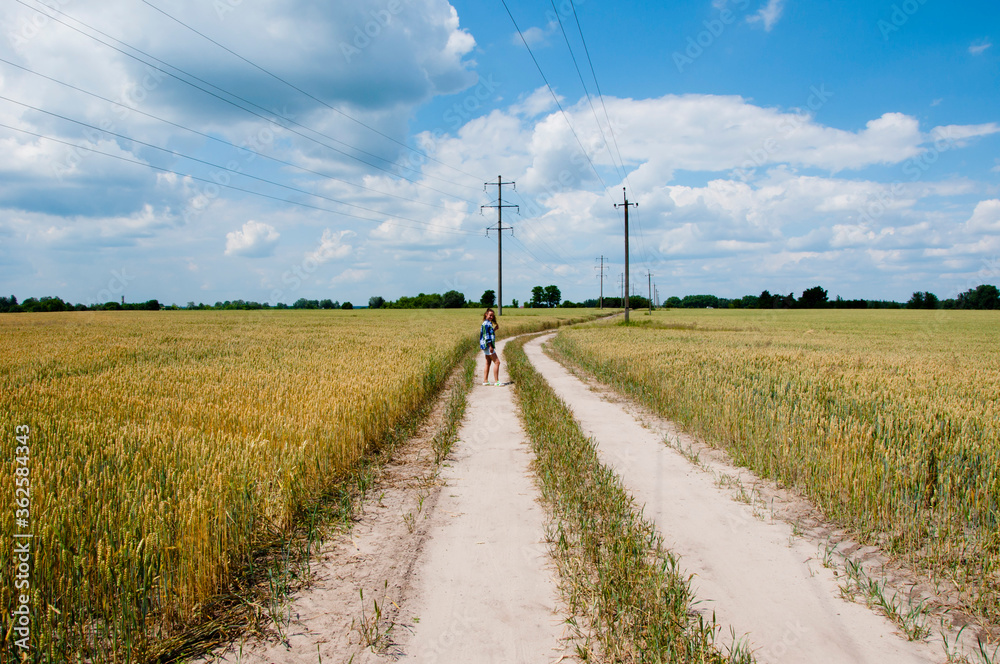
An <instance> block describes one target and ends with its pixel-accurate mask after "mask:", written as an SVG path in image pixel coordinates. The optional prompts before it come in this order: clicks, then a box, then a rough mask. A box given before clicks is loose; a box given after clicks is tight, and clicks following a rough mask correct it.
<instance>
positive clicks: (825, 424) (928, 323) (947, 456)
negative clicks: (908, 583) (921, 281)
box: [554, 310, 1000, 624]
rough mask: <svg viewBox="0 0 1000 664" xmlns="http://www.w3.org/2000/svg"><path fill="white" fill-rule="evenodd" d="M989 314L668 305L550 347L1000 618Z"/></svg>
mask: <svg viewBox="0 0 1000 664" xmlns="http://www.w3.org/2000/svg"><path fill="white" fill-rule="evenodd" d="M998 327H1000V313H998V312H993V311H907V310H889V311H838V310H816V311H760V310H749V311H739V310H735V311H734V310H708V311H706V310H670V311H658V312H655V313H654V315H653V316H635V317H634V321H633V323H632V324H631V325H630V326H628V327H623V326H619V325H615V324H608V323H591V324H586V325H583V326H579V327H577V328H574V329H569V330H565V331H562V332H560V334H559V335H558V336H557V338H556V340H555V342H554V346H555V347H556V348H557V349H558V350H559V352H560V353H561V354H562V355H563V356H565V357H568V358H570V359H571V360H572V361H573V362H575V363H577V364H578V365H579V366H581V367H582V368H583V369H585V370H586V371H588V372H590V373H592V374H593V375H595V376H596V377H597V378H598V379H599V380H601V381H602V382H604V383H606V384H608V385H610V386H611V387H613V388H614V389H616V390H617V391H619V392H621V393H623V394H625V395H628V396H630V397H632V398H634V399H636V400H637V401H639V402H641V403H642V404H643V405H645V406H647V407H649V408H650V409H652V410H653V411H655V412H657V413H658V414H659V415H661V416H663V417H665V418H667V419H670V420H673V421H675V422H677V423H679V424H680V425H681V426H683V427H684V428H685V429H686V430H688V431H689V432H692V433H694V434H696V435H698V436H700V437H701V438H703V439H704V440H705V441H706V442H708V443H710V444H713V445H717V446H718V447H721V448H723V449H725V450H726V451H727V452H728V453H729V455H730V457H731V458H732V459H733V461H734V462H735V463H737V464H739V465H743V466H746V467H748V468H751V469H752V470H753V471H754V472H756V473H757V474H758V475H760V476H762V477H766V478H770V479H773V480H776V481H777V482H779V483H780V484H784V485H786V486H790V487H794V488H796V489H798V490H801V491H802V492H803V493H805V494H806V495H808V496H809V497H810V498H811V499H812V500H813V501H814V502H815V504H817V505H818V506H819V507H820V508H821V509H822V510H823V511H824V513H825V514H826V516H827V517H828V518H829V519H831V520H832V521H835V522H837V523H839V524H841V525H844V526H846V527H848V528H849V529H851V530H852V531H853V532H854V533H855V534H856V537H857V538H858V539H860V540H861V541H863V542H865V543H867V544H877V545H879V546H880V547H882V549H883V550H885V551H887V552H888V553H890V554H893V555H894V556H898V557H900V558H902V559H904V560H906V561H907V562H908V563H909V564H910V565H911V566H913V567H914V568H915V569H921V570H923V571H925V572H926V573H928V574H929V575H931V576H932V577H933V578H935V579H936V580H941V581H946V582H951V583H954V584H956V585H957V586H958V588H959V589H960V591H961V599H960V600H959V601H961V606H962V609H963V611H965V612H968V613H971V614H973V615H975V616H978V617H980V618H981V619H984V620H986V621H988V622H992V623H993V624H997V623H998V622H1000V576H998V574H1000V530H998V518H1000V346H998V344H997V343H996V330H997V328H998Z"/></svg>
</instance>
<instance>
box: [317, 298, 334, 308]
mask: <svg viewBox="0 0 1000 664" xmlns="http://www.w3.org/2000/svg"><path fill="white" fill-rule="evenodd" d="M319 308H320V309H336V307H335V306H334V304H333V300H331V299H330V298H326V299H325V300H320V301H319Z"/></svg>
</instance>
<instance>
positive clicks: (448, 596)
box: [400, 342, 567, 664]
mask: <svg viewBox="0 0 1000 664" xmlns="http://www.w3.org/2000/svg"><path fill="white" fill-rule="evenodd" d="M503 345H504V342H500V344H499V346H501V347H502V346H503ZM477 370H480V369H477ZM501 371H502V372H503V369H501ZM503 373H505V372H503ZM458 437H459V439H458V442H456V443H455V447H454V448H453V452H452V454H453V457H454V458H453V459H452V460H451V462H450V463H449V464H448V466H449V467H446V468H445V469H444V470H443V471H442V473H441V476H442V479H443V480H444V481H445V483H446V486H445V488H444V489H443V490H442V492H441V495H440V497H439V498H438V502H437V507H436V509H435V511H434V514H433V515H432V517H431V522H432V523H431V524H430V532H431V533H432V534H431V536H430V538H429V539H428V540H427V542H426V545H425V549H424V552H423V554H422V556H421V561H420V564H419V566H418V567H417V569H416V570H415V574H414V577H413V581H412V589H413V592H412V596H411V597H408V598H407V599H406V601H405V604H404V610H405V611H406V612H407V613H408V614H412V615H413V616H414V617H415V618H417V619H419V621H417V620H414V624H413V627H412V629H413V634H412V636H411V637H410V638H408V639H405V640H402V641H401V644H400V645H401V647H402V650H403V651H404V652H405V653H406V655H405V656H404V660H406V661H414V662H422V663H431V662H442V663H453V662H462V663H463V664H473V663H476V662H483V663H486V662H497V663H500V662H504V663H521V662H523V663H525V664H527V663H531V664H539V663H542V664H544V663H545V662H553V661H556V660H557V659H559V658H560V657H561V656H562V655H563V654H564V652H563V651H564V650H565V649H566V647H567V646H566V643H565V642H564V641H562V640H561V639H562V636H563V632H564V629H563V626H562V622H563V619H562V617H561V616H560V615H558V614H557V612H556V611H557V602H558V600H557V597H558V595H557V586H556V579H555V571H554V570H553V569H552V566H551V563H550V559H549V557H548V552H547V547H546V545H545V544H544V541H543V538H544V530H543V523H544V513H543V510H542V508H541V506H540V505H539V504H538V503H537V502H536V500H537V494H538V492H537V489H536V487H535V485H534V483H533V481H532V478H531V475H530V462H531V458H532V454H531V450H530V448H529V447H528V442H527V439H526V437H525V434H524V431H523V429H522V428H521V423H520V420H519V418H518V416H517V412H516V410H515V408H514V393H513V388H511V387H509V386H504V387H497V386H484V385H477V386H476V387H475V388H473V390H472V393H471V394H470V395H469V405H468V409H467V410H466V416H465V420H464V422H463V423H462V426H461V428H460V430H459V434H458Z"/></svg>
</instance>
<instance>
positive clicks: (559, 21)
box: [549, 0, 625, 179]
mask: <svg viewBox="0 0 1000 664" xmlns="http://www.w3.org/2000/svg"><path fill="white" fill-rule="evenodd" d="M549 2H550V3H551V4H552V12H553V13H554V14H555V15H556V21H558V23H559V31H560V32H562V36H563V40H564V41H565V42H566V50H568V51H569V57H570V58H572V60H573V67H574V68H575V69H576V75H577V76H578V77H579V78H580V85H582V86H583V94H585V95H586V96H587V103H588V104H590V111H591V113H593V114H594V122H595V124H597V131H599V132H600V133H601V139H602V140H603V141H604V147H606V148H607V150H608V156H609V157H611V164H612V165H613V166H614V167H615V170H616V171H618V174H619V175H620V176H622V179H624V177H625V176H624V172H623V171H622V170H621V169H619V168H618V164H617V163H616V162H615V155H614V154H613V153H612V152H611V146H610V145H608V138H607V136H605V135H604V129H603V128H602V127H601V121H600V120H599V119H598V118H597V109H595V108H594V100H593V99H591V98H590V91H589V90H587V84H586V83H585V82H584V80H583V73H582V72H581V71H580V65H579V64H577V62H576V54H575V53H573V47H572V46H571V45H570V43H569V35H567V34H566V28H565V27H564V26H563V22H562V17H560V16H559V11H558V10H557V9H556V3H555V0H549ZM574 11H575V8H574ZM580 37H581V38H582V37H583V32H582V31H581V32H580ZM588 58H589V55H588ZM591 71H593V65H591ZM595 80H596V78H595ZM609 122H610V121H609Z"/></svg>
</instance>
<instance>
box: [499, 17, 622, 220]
mask: <svg viewBox="0 0 1000 664" xmlns="http://www.w3.org/2000/svg"><path fill="white" fill-rule="evenodd" d="M500 2H501V3H503V7H504V9H506V10H507V16H509V17H510V21H511V23H513V24H514V29H515V30H517V34H518V36H520V37H521V41H522V42H523V43H524V48H525V49H526V50H527V51H528V55H530V56H531V61H532V62H534V63H535V68H536V69H538V73H539V74H540V75H541V77H542V81H544V82H545V87H547V88H548V89H549V94H551V95H552V100H553V101H555V103H556V106H557V107H558V108H559V111H560V112H561V113H562V116H563V119H565V120H566V125H567V126H568V127H569V130H570V132H571V133H572V134H573V138H575V139H576V144H577V145H579V146H580V151H581V152H582V153H583V156H584V157H586V159H587V162H588V163H590V168H591V169H593V171H594V175H596V176H597V179H598V181H599V182H600V183H601V186H602V187H603V188H604V193H606V194H607V195H608V198H611V193H610V192H609V191H608V185H606V184H605V183H604V178H602V177H601V174H600V172H599V171H598V170H597V167H596V166H595V165H594V162H593V160H592V159H591V158H590V155H589V154H587V150H586V148H584V147H583V142H582V141H581V140H580V137H579V136H578V135H577V133H576V130H575V129H573V123H572V122H570V119H569V115H568V114H567V113H566V110H565V109H564V108H563V107H562V103H561V102H560V101H559V97H558V96H557V95H556V91H555V90H553V89H552V86H551V85H550V84H549V79H548V78H546V76H545V72H543V71H542V66H541V65H540V64H538V60H537V59H536V58H535V54H534V53H533V52H532V51H531V47H530V46H528V40H527V39H525V38H524V34H523V33H522V32H521V28H519V27H518V25H517V21H515V20H514V15H513V14H511V12H510V7H508V6H507V0H500ZM611 200H612V202H613V201H614V199H613V198H612V199H611Z"/></svg>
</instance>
